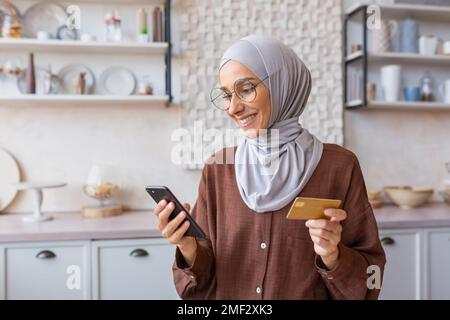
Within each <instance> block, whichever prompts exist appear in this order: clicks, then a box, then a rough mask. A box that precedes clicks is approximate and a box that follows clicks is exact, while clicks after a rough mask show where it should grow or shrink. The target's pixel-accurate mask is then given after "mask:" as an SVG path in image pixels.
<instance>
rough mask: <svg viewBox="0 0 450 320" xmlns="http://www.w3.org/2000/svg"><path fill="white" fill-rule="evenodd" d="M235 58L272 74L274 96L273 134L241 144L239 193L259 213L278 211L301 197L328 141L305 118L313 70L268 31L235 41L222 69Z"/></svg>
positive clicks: (269, 82)
mask: <svg viewBox="0 0 450 320" xmlns="http://www.w3.org/2000/svg"><path fill="white" fill-rule="evenodd" d="M230 60H234V61H237V62H240V63H242V64H243V65H245V66H246V67H247V68H248V69H250V70H251V71H252V72H253V73H255V74H256V75H257V76H258V78H259V79H261V80H262V79H265V78H266V77H267V79H266V80H264V84H265V85H266V86H267V88H269V92H270V100H271V115H270V120H269V127H268V134H267V135H264V137H261V134H260V137H258V138H255V139H249V138H246V139H245V140H244V141H243V142H242V143H241V144H240V145H239V146H238V147H237V150H236V155H235V172H236V181H237V185H238V188H239V192H240V194H241V197H242V199H243V200H244V202H245V203H246V204H247V206H248V207H249V208H251V209H253V210H254V211H256V212H267V211H274V210H278V209H281V208H283V207H285V206H286V205H288V204H289V203H291V201H292V200H294V198H295V197H297V196H298V194H299V193H300V192H301V191H302V189H303V188H304V187H305V185H306V183H307V182H308V181H309V179H310V178H311V176H312V174H313V172H314V170H315V169H316V167H317V165H318V163H319V161H320V158H321V156H322V151H323V144H322V143H321V142H320V141H319V139H317V138H316V137H315V136H314V135H312V134H310V133H309V132H308V131H307V130H306V129H304V128H302V126H301V125H300V123H299V116H300V115H301V114H302V112H303V110H304V109H305V106H306V103H307V100H308V97H309V94H310V92H311V74H310V72H309V70H308V69H307V68H306V66H305V65H304V63H303V62H302V61H301V60H300V58H299V57H298V56H297V55H296V54H295V52H294V51H293V50H292V49H291V48H289V47H287V46H285V45H284V44H282V43H281V42H279V41H277V40H275V39H273V38H269V37H264V36H257V35H251V36H248V37H245V38H242V39H240V40H239V41H237V42H235V43H234V44H233V45H232V46H231V47H230V48H228V49H227V50H226V51H225V53H224V55H223V57H222V60H221V62H220V68H222V66H223V65H224V64H225V63H227V62H228V61H230ZM269 129H270V130H269ZM272 129H277V130H272Z"/></svg>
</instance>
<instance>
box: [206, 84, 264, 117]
mask: <svg viewBox="0 0 450 320" xmlns="http://www.w3.org/2000/svg"><path fill="white" fill-rule="evenodd" d="M267 78H268V76H267V77H265V78H264V79H263V80H261V81H259V82H257V83H253V82H252V81H254V80H257V79H255V78H243V79H239V80H237V81H236V82H235V83H234V85H233V88H234V90H233V91H232V92H227V91H226V90H225V89H224V88H213V89H212V90H211V95H210V97H211V102H212V103H213V105H214V106H215V107H216V108H217V109H220V110H223V111H227V110H228V109H230V105H231V99H232V98H233V93H235V94H236V96H237V97H238V98H239V99H240V100H242V101H245V102H253V101H255V99H256V87H257V86H258V85H259V84H260V83H261V82H263V81H264V80H266V79H267Z"/></svg>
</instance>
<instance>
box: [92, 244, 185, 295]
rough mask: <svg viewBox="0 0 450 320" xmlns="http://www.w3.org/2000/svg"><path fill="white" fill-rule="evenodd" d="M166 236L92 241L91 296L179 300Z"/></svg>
mask: <svg viewBox="0 0 450 320" xmlns="http://www.w3.org/2000/svg"><path fill="white" fill-rule="evenodd" d="M174 257H175V247H174V246H173V245H170V244H169V243H167V241H166V240H165V239H141V240H138V239H135V240H111V241H108V240H107V241H94V242H93V243H92V261H93V270H92V274H93V298H94V299H108V300H109V299H178V295H177V293H176V290H175V285H174V282H173V275H172V264H173V261H174Z"/></svg>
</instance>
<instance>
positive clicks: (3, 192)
mask: <svg viewBox="0 0 450 320" xmlns="http://www.w3.org/2000/svg"><path fill="white" fill-rule="evenodd" d="M0 177H1V179H0V212H1V211H2V210H4V209H5V208H6V207H8V206H9V205H10V204H11V202H13V201H14V198H15V197H16V195H17V192H18V191H17V188H16V187H14V184H16V183H19V182H20V169H19V165H18V164H17V162H16V160H15V159H14V157H13V156H12V155H11V154H10V153H9V152H7V151H6V150H4V149H2V148H0Z"/></svg>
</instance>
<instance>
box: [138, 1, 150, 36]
mask: <svg viewBox="0 0 450 320" xmlns="http://www.w3.org/2000/svg"><path fill="white" fill-rule="evenodd" d="M147 17H148V15H147V10H145V8H140V9H139V10H138V12H137V30H136V38H137V40H138V41H142V42H144V41H143V40H141V39H145V37H148V26H147V23H148V21H147Z"/></svg>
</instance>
